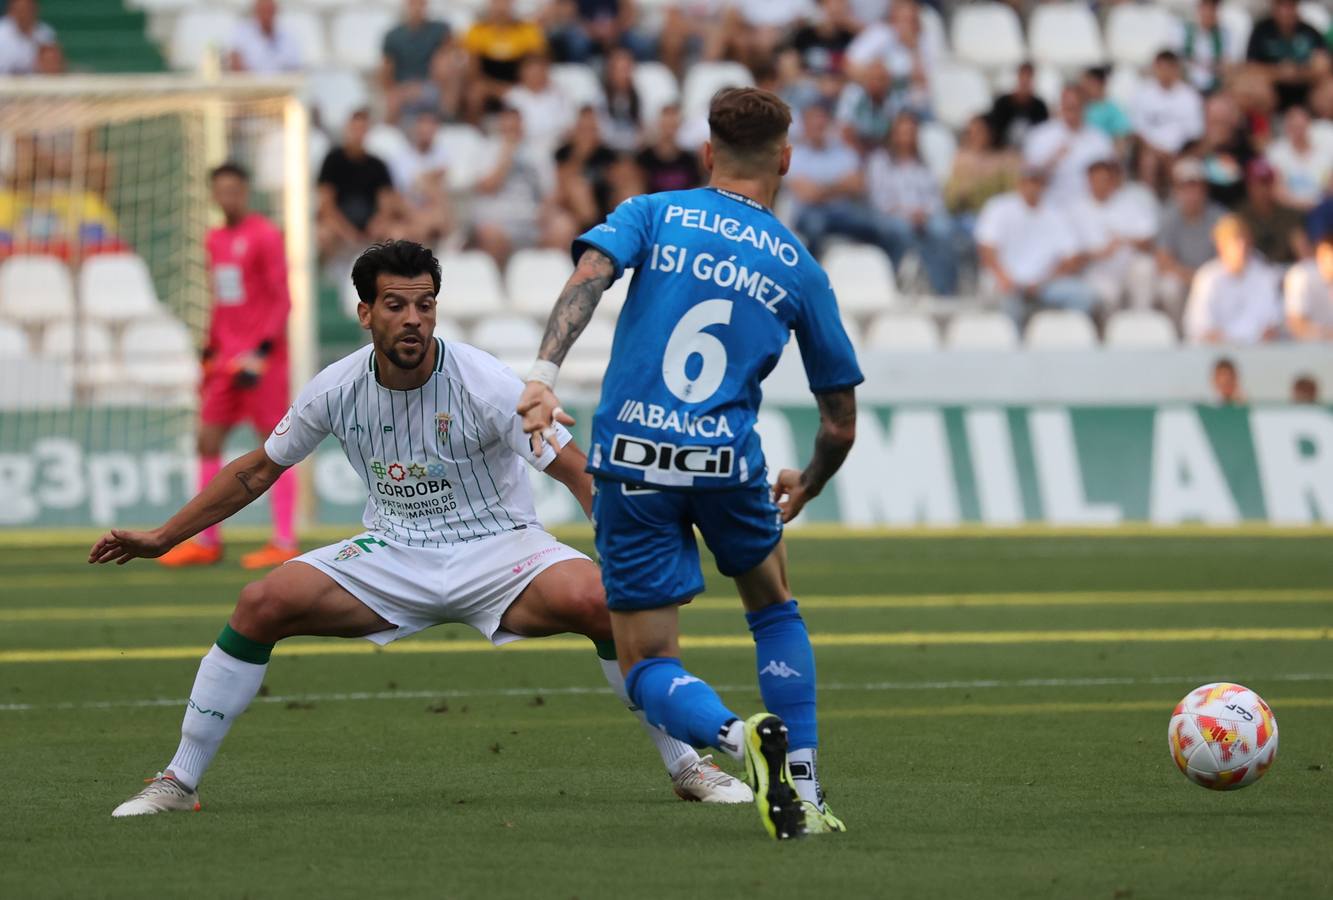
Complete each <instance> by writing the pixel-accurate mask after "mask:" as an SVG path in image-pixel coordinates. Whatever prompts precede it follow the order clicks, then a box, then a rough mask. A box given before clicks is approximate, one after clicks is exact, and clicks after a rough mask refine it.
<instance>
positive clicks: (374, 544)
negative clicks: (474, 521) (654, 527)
mask: <svg viewBox="0 0 1333 900" xmlns="http://www.w3.org/2000/svg"><path fill="white" fill-rule="evenodd" d="M587 558H588V557H586V556H584V555H583V554H582V553H580V552H579V551H577V550H575V549H574V548H573V547H566V546H565V545H564V544H562V543H560V542H559V541H557V540H556V539H555V538H553V537H552V536H551V535H550V534H548V533H547V532H545V531H543V530H542V529H540V528H536V527H531V526H530V527H528V528H521V529H518V530H515V531H506V532H502V533H501V534H497V535H493V536H491V537H486V538H482V539H481V540H477V541H464V542H461V543H457V544H446V545H444V546H442V547H408V546H406V545H404V544H400V543H397V542H395V541H393V540H390V539H389V538H387V537H385V536H383V535H379V534H374V533H366V534H361V535H357V536H356V537H354V538H350V539H348V540H346V541H340V542H339V543H337V544H329V545H328V546H327V547H320V548H319V549H318V550H311V551H310V552H309V553H305V554H302V555H301V556H298V557H297V558H296V559H294V560H292V562H303V563H305V564H307V565H310V566H314V567H315V568H316V569H319V570H320V571H321V572H323V573H324V574H325V575H328V576H329V577H330V578H332V579H333V580H334V581H336V582H338V584H339V585H341V586H342V587H344V588H346V589H347V591H348V592H349V593H350V594H351V595H352V596H353V597H355V598H356V599H358V600H360V601H361V602H362V603H364V604H365V605H366V606H368V607H370V608H371V609H373V610H374V611H375V612H376V613H378V614H379V615H380V616H381V617H382V618H384V619H385V620H386V621H388V622H392V623H393V624H394V625H395V626H397V627H396V628H390V629H388V630H386V631H380V632H376V633H375V634H369V635H366V638H367V639H368V640H371V641H374V642H375V643H377V644H387V643H389V642H390V641H396V640H398V639H399V638H403V637H407V636H408V635H409V634H416V633H417V632H418V631H421V630H422V629H425V628H429V627H431V626H432V625H440V624H442V623H445V622H462V623H463V624H465V625H471V626H472V627H473V628H475V629H477V630H478V631H480V632H481V633H482V634H483V635H485V636H486V638H487V639H489V640H490V642H491V643H493V644H495V645H496V646H499V645H500V644H507V643H509V642H510V641H517V640H519V639H521V638H522V635H518V634H513V633H512V632H509V631H505V630H504V629H502V628H501V627H500V618H501V616H503V615H504V614H505V610H507V609H509V605H510V604H511V603H513V602H514V601H515V600H516V599H518V595H519V594H521V593H522V592H523V589H524V588H525V587H527V586H528V584H529V583H530V582H531V581H532V579H534V578H536V577H537V576H538V575H540V574H541V573H542V572H544V571H546V570H547V569H549V568H550V567H551V566H553V565H555V564H556V563H559V562H564V561H565V560H569V559H587Z"/></svg>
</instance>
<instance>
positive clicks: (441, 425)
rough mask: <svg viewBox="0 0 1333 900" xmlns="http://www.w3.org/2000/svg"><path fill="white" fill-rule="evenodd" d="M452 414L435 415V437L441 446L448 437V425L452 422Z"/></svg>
mask: <svg viewBox="0 0 1333 900" xmlns="http://www.w3.org/2000/svg"><path fill="white" fill-rule="evenodd" d="M453 420H454V417H453V414H452V413H447V412H442V413H436V414H435V436H436V437H437V438H438V439H439V441H440V443H441V444H443V443H444V442H445V440H447V439H448V437H449V423H451V422H453Z"/></svg>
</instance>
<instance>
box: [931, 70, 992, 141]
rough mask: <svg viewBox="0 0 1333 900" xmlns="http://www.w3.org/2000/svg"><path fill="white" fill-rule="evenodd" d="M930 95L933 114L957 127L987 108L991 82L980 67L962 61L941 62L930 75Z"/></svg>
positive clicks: (988, 106) (989, 101)
mask: <svg viewBox="0 0 1333 900" xmlns="http://www.w3.org/2000/svg"><path fill="white" fill-rule="evenodd" d="M930 97H931V105H932V106H933V107H934V109H935V116H936V117H937V118H938V119H939V120H940V121H941V122H943V123H944V124H945V125H948V126H949V127H950V128H954V129H958V128H962V127H963V126H964V125H966V124H967V122H968V120H969V119H971V118H972V117H973V116H975V115H978V114H980V113H984V112H986V111H987V110H989V109H990V107H991V88H990V82H988V81H987V80H986V76H985V75H983V74H981V70H980V69H976V68H973V67H972V66H969V65H964V64H962V63H947V64H942V65H940V66H939V67H938V68H936V69H935V71H934V72H933V73H932V74H931V78H930Z"/></svg>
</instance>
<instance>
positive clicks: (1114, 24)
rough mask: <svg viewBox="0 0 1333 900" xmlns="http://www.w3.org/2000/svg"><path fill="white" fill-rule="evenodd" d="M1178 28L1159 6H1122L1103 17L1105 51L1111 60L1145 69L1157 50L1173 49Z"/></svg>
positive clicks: (1174, 19) (1175, 21)
mask: <svg viewBox="0 0 1333 900" xmlns="http://www.w3.org/2000/svg"><path fill="white" fill-rule="evenodd" d="M1178 28H1179V26H1178V25H1177V20H1176V18H1175V17H1174V16H1172V15H1171V13H1169V12H1167V11H1166V10H1165V9H1163V8H1162V7H1160V6H1148V5H1144V6H1138V5H1134V4H1129V3H1122V4H1119V5H1117V6H1113V7H1111V12H1110V14H1109V15H1107V17H1106V50H1107V52H1108V53H1109V54H1110V56H1111V61H1112V62H1116V63H1124V64H1126V65H1130V66H1139V67H1142V66H1146V65H1148V63H1150V62H1152V60H1153V57H1155V56H1156V55H1157V53H1158V51H1160V50H1166V49H1168V48H1171V47H1172V44H1174V42H1175V37H1176V32H1177V30H1178Z"/></svg>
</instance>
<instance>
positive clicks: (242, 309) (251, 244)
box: [204, 213, 291, 360]
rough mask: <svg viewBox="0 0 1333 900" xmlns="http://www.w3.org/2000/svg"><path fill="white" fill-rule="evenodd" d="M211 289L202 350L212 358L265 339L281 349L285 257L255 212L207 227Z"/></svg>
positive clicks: (272, 229) (275, 232)
mask: <svg viewBox="0 0 1333 900" xmlns="http://www.w3.org/2000/svg"><path fill="white" fill-rule="evenodd" d="M204 248H205V250H206V251H207V253H208V273H209V279H210V282H211V285H212V289H213V318H212V321H211V323H210V324H209V329H208V346H209V348H210V349H211V350H212V352H213V354H214V356H215V358H217V359H218V360H227V359H233V358H235V357H237V356H241V355H243V354H245V353H249V352H251V351H252V350H254V349H255V348H256V347H258V346H259V345H260V344H262V343H264V342H265V341H268V342H269V343H270V344H271V346H272V352H273V353H279V352H282V351H283V350H285V349H286V346H287V313H288V311H289V310H290V309H291V298H290V296H289V295H288V293H287V257H286V253H285V250H284V246H283V238H282V232H281V231H280V230H279V229H278V228H277V226H275V225H274V224H273V223H272V222H270V221H269V220H268V219H266V218H264V217H263V216H261V215H260V214H259V213H250V214H249V215H248V216H246V217H245V218H244V219H242V220H241V221H240V223H239V224H237V225H236V226H235V227H228V226H226V225H223V226H221V227H219V228H213V229H210V230H209V232H208V236H207V237H206V238H205V239H204Z"/></svg>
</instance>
